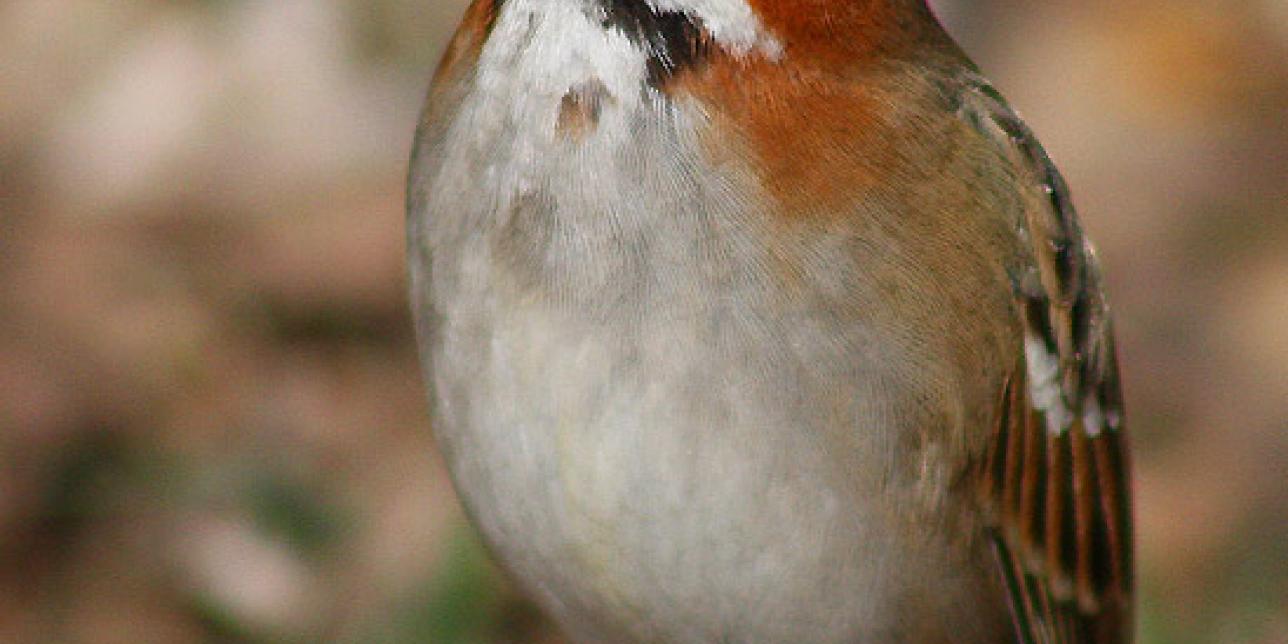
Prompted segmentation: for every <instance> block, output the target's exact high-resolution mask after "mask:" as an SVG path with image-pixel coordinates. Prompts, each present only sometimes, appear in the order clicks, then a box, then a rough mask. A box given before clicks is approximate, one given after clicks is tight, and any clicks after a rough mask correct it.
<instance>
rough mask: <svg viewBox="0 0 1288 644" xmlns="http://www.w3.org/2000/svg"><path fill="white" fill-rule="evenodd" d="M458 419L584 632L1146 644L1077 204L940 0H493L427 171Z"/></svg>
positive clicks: (523, 578)
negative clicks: (948, 25)
mask: <svg viewBox="0 0 1288 644" xmlns="http://www.w3.org/2000/svg"><path fill="white" fill-rule="evenodd" d="M408 185H409V187H408V198H407V232H408V239H407V246H408V249H407V250H408V266H409V277H410V288H411V303H412V308H413V311H414V317H415V321H416V329H417V337H418V342H419V348H420V355H421V358H422V363H423V367H424V373H425V374H426V378H427V382H428V385H427V388H428V392H429V398H430V408H431V422H432V426H433V430H434V433H435V436H436V439H437V442H438V443H439V445H440V448H441V451H442V453H443V455H444V458H445V460H446V463H447V464H448V466H449V469H450V470H451V473H452V477H453V481H454V484H455V486H456V488H457V490H458V491H459V494H460V497H461V498H462V500H463V503H464V506H465V508H466V511H467V513H468V515H469V516H470V518H471V519H472V520H473V522H474V523H475V524H476V525H477V527H478V528H479V530H480V532H481V534H482V535H483V538H484V540H485V541H486V543H487V544H488V546H489V548H490V549H491V550H492V552H493V553H494V554H495V556H496V557H497V559H498V560H499V561H500V562H501V564H502V566H503V567H504V569H505V570H507V571H508V573H509V574H511V575H512V576H513V578H514V579H515V580H516V582H517V583H518V585H519V586H520V587H521V588H522V589H523V590H524V591H525V592H527V593H528V594H530V595H531V596H532V598H533V599H534V600H535V601H536V602H538V603H539V604H540V605H541V606H542V607H543V608H544V609H545V610H546V611H548V613H549V614H550V615H551V616H552V617H553V618H554V619H555V620H556V621H557V622H558V624H560V625H561V627H562V628H563V629H565V630H566V631H567V633H568V635H569V637H570V638H572V640H573V641H576V642H612V643H626V642H641V643H642V642H679V643H695V644H696V643H717V642H721V643H723V642H739V643H741V642H818V643H846V644H854V643H860V642H861V643H894V642H910V643H918V644H925V643H936V642H954V643H959V644H960V643H967V644H969V643H975V642H989V643H996V642H1026V643H1028V642H1034V643H1051V642H1062V643H1065V642H1097V643H1111V642H1112V643H1117V642H1128V641H1130V640H1131V637H1132V624H1133V622H1132V594H1133V593H1132V534H1131V503H1130V490H1129V475H1128V469H1129V465H1128V454H1127V445H1126V436H1125V431H1126V428H1125V421H1124V416H1123V401H1122V396H1121V394H1120V386H1119V379H1118V367H1117V363H1116V358H1115V350H1114V342H1113V335H1112V332H1111V328H1110V327H1111V325H1110V319H1109V314H1108V310H1107V306H1106V302H1105V297H1104V294H1103V287H1102V280H1101V275H1100V270H1099V268H1098V264H1097V261H1096V259H1095V255H1094V253H1093V250H1092V247H1091V245H1090V244H1089V242H1088V240H1087V238H1086V237H1085V236H1084V234H1083V232H1082V230H1081V228H1080V226H1079V223H1078V220H1077V217H1076V214H1075V211H1074V207H1073V204H1072V202H1071V201H1070V197H1069V190H1068V188H1067V187H1066V185H1065V182H1064V181H1063V179H1061V176H1060V174H1059V173H1058V172H1057V170H1056V168H1055V167H1054V165H1053V164H1052V162H1051V160H1050V158H1049V157H1048V155H1047V153H1046V152H1045V151H1044V150H1043V148H1042V146H1041V145H1040V144H1039V143H1038V141H1037V140H1036V139H1035V138H1034V136H1033V134H1032V133H1031V132H1030V130H1029V128H1028V127H1027V126H1026V125H1025V124H1024V123H1023V122H1022V121H1021V120H1020V118H1019V117H1017V116H1016V114H1015V112H1014V111H1013V110H1012V109H1011V108H1010V107H1009V106H1008V104H1007V102H1006V101H1005V100H1004V99H1003V97H1002V96H1001V95H1000V94H999V93H998V91H997V90H996V89H994V88H993V86H992V85H990V84H989V82H988V81H987V80H985V79H984V78H983V77H982V76H981V75H980V73H979V71H978V70H977V68H976V67H975V66H974V65H973V64H972V63H971V62H970V61H969V59H968V58H967V57H966V56H965V54H963V53H962V51H961V50H960V49H959V48H958V47H957V46H956V45H955V44H954V42H953V41H952V40H951V38H950V37H949V36H948V35H947V34H946V33H945V31H944V30H943V28H942V27H941V26H940V24H939V23H938V22H937V20H936V18H935V16H934V15H933V14H932V12H931V10H930V8H929V7H927V5H926V4H925V3H924V2H923V1H922V0H474V1H473V3H472V5H470V7H469V8H468V10H467V11H466V13H465V15H464V19H463V22H462V23H461V25H460V27H459V29H458V31H457V32H456V34H455V36H454V38H453V40H452V41H451V44H450V46H449V47H448V50H447V52H446V54H445V55H444V58H443V60H442V62H441V64H440V66H439V68H438V71H437V72H436V74H435V76H434V79H433V83H432V86H431V89H430V90H429V96H428V101H427V107H426V108H425V111H424V115H423V117H422V119H421V122H420V124H419V128H418V131H417V135H416V143H415V146H414V151H413V153H412V160H411V166H410V173H409V181H408Z"/></svg>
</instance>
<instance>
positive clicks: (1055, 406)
mask: <svg viewBox="0 0 1288 644" xmlns="http://www.w3.org/2000/svg"><path fill="white" fill-rule="evenodd" d="M1024 362H1025V364H1027V365H1028V372H1029V373H1028V376H1029V378H1028V380H1029V397H1030V399H1031V400H1032V401H1033V406H1034V407H1035V408H1036V409H1037V410H1038V411H1040V412H1042V416H1043V417H1044V418H1046V426H1047V431H1048V432H1050V433H1051V434H1052V435H1057V436H1058V435H1060V434H1063V433H1064V432H1066V431H1068V429H1069V426H1070V425H1071V424H1073V412H1071V411H1069V407H1068V405H1066V404H1065V402H1064V388H1063V387H1062V386H1061V384H1060V358H1059V357H1057V356H1056V355H1055V354H1053V353H1051V352H1050V351H1049V350H1047V347H1046V345H1045V344H1043V342H1042V340H1041V339H1039V338H1036V337H1034V336H1033V335H1031V334H1025V336H1024ZM1089 412H1090V410H1089V409H1084V410H1083V413H1084V415H1086V414H1087V413H1089ZM1099 414H1100V411H1099V409H1096V415H1097V416H1098V415H1099ZM1096 427H1097V428H1098V427H1099V425H1096Z"/></svg>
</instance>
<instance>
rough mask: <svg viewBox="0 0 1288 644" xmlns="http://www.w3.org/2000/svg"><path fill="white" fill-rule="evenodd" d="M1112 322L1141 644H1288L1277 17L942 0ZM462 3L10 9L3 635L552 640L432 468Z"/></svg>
mask: <svg viewBox="0 0 1288 644" xmlns="http://www.w3.org/2000/svg"><path fill="white" fill-rule="evenodd" d="M938 5H939V9H940V11H941V13H942V14H943V16H944V18H945V20H946V21H947V22H948V24H949V25H950V28H951V30H952V31H953V32H954V33H955V34H956V35H957V36H958V37H959V38H960V40H961V41H962V42H963V44H964V45H965V47H966V49H967V50H968V51H970V52H971V53H972V54H973V55H974V56H975V57H976V59H977V60H978V61H979V62H980V64H981V65H982V67H983V68H984V69H985V70H986V71H987V72H988V73H989V75H990V76H991V77H993V78H994V79H995V80H996V82H997V84H998V85H999V87H1001V88H1002V89H1003V91H1004V92H1006V93H1007V94H1008V95H1009V96H1010V97H1011V99H1012V102H1013V103H1014V104H1015V105H1017V106H1018V108H1019V109H1020V110H1021V112H1022V113H1024V114H1025V115H1026V117H1027V118H1028V119H1029V120H1030V122H1031V123H1032V125H1033V127H1034V129H1035V130H1036V131H1037V132H1038V133H1039V134H1040V136H1042V138H1043V139H1044V140H1045V142H1046V144H1047V146H1048V147H1049V148H1050V150H1051V152H1052V154H1053V155H1054V156H1055V157H1056V159H1057V160H1058V161H1059V162H1060V163H1061V165H1062V167H1063V169H1064V171H1065V173H1066V175H1067V177H1068V179H1069V181H1070V183H1071V184H1072V185H1073V187H1074V190H1075V196H1076V199H1077V201H1078V203H1079V204H1080V207H1081V211H1082V214H1083V219H1084V221H1085V223H1086V226H1087V228H1088V229H1089V230H1090V232H1091V234H1092V235H1093V236H1094V238H1095V239H1096V240H1098V242H1099V246H1100V249H1101V254H1102V256H1103V260H1104V263H1105V264H1106V267H1107V271H1108V279H1109V286H1110V289H1111V292H1112V295H1113V299H1114V302H1115V303H1116V307H1117V315H1118V331H1119V334H1120V340H1121V343H1120V344H1121V348H1122V352H1123V354H1124V355H1123V361H1124V364H1125V365H1126V374H1125V377H1126V386H1127V390H1128V391H1127V394H1128V399H1129V402H1130V412H1131V418H1132V420H1133V429H1134V431H1135V447H1136V452H1135V454H1136V465H1137V468H1136V472H1137V488H1136V489H1137V499H1138V508H1139V514H1138V517H1139V534H1140V549H1139V555H1140V564H1141V565H1140V580H1141V594H1142V607H1143V617H1144V619H1143V623H1144V626H1143V632H1144V633H1145V635H1146V641H1147V642H1258V643H1261V642H1264V643H1271V642H1275V643H1284V642H1288V1H1286V0H1242V1H1240V2H1231V1H1230V0H1133V1H1132V2H1116V1H1113V0H1046V1H1043V2H1022V1H1020V0H974V1H972V0H956V1H948V0H944V1H943V2H939V3H938ZM460 10H461V5H460V3H459V0H272V1H268V2H261V1H252V0H182V1H180V0H165V1H163V0H113V1H111V2H104V1H103V0H4V1H3V2H0V641H3V642H46V641H59V642H136V641H147V642H199V641H248V642H267V641H299V642H305V641H342V642H369V641H381V642H422V641H428V642H502V641H558V640H557V638H556V636H554V635H553V634H552V633H551V632H550V631H549V629H548V627H547V626H546V625H545V624H544V623H543V622H542V620H541V618H540V617H539V616H538V615H537V614H536V613H535V612H534V611H533V610H532V609H531V608H529V607H528V606H527V605H526V604H524V603H523V602H522V601H521V600H518V599H516V598H515V597H514V596H513V594H512V593H511V591H509V590H507V588H506V586H505V583H504V582H503V581H501V580H500V578H499V577H498V575H497V574H496V572H495V570H494V569H493V568H491V567H490V566H489V564H488V563H487V560H486V557H485V555H484V554H483V553H482V551H481V549H480V548H479V546H478V545H477V542H476V541H475V539H474V537H473V535H472V532H471V531H470V530H469V529H468V528H467V527H465V525H464V523H463V521H462V519H461V515H460V511H459V509H458V507H457V505H456V502H455V500H454V499H453V495H452V492H451V489H450V486H449V484H448V480H447V478H446V476H445V474H444V471H443V467H442V464H441V462H440V461H439V460H438V458H437V457H436V455H435V453H434V447H433V445H432V442H431V439H430V435H429V432H428V428H427V426H426V421H425V415H424V405H423V403H422V398H421V389H420V384H419V376H418V373H417V366H416V362H415V358H414V350H413V347H412V338H411V335H410V332H409V324H408V321H407V320H408V318H407V314H406V312H405V301H404V296H403V290H404V281H403V276H402V253H401V250H402V248H401V246H402V212H401V199H402V197H401V192H402V175H403V165H404V159H405V157H406V154H407V149H408V145H409V139H410V135H411V131H412V128H413V125H414V121H415V118H416V113H417V110H418V104H419V100H420V97H421V96H422V95H423V92H424V87H425V83H426V79H427V78H428V76H429V73H430V71H431V68H432V66H433V64H434V63H435V62H436V58H437V55H438V52H439V50H440V48H441V47H442V45H443V44H444V39H445V37H446V35H447V34H448V32H449V30H450V28H451V26H452V25H453V23H454V21H455V19H456V16H457V15H458V14H459V12H460Z"/></svg>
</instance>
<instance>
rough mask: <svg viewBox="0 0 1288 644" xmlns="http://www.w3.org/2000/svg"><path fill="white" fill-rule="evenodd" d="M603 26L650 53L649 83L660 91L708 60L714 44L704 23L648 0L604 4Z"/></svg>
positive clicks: (607, 0) (615, 0)
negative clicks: (615, 30)
mask: <svg viewBox="0 0 1288 644" xmlns="http://www.w3.org/2000/svg"><path fill="white" fill-rule="evenodd" d="M600 6H601V7H602V8H603V11H604V21H603V25H604V26H605V27H612V28H615V29H617V30H619V31H621V32H622V33H623V34H625V35H626V37H627V38H630V39H631V40H632V41H634V42H635V43H636V44H637V45H639V46H640V47H642V48H644V50H645V51H646V52H647V53H648V83H649V85H651V86H653V87H658V88H660V87H661V86H662V85H664V84H665V83H666V81H667V80H669V79H670V78H671V77H673V76H675V74H676V73H677V72H679V71H681V70H683V69H686V68H692V67H694V66H696V65H697V64H698V63H700V62H702V60H703V59H704V58H705V57H706V55H707V53H708V52H709V51H710V43H709V42H708V40H709V39H708V36H707V34H706V31H705V29H703V26H702V21H701V20H700V19H698V18H696V17H694V16H690V15H689V14H686V13H684V12H682V11H658V10H656V9H654V8H653V7H652V6H650V5H649V4H648V2H646V0H600Z"/></svg>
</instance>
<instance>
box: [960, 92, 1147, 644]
mask: <svg viewBox="0 0 1288 644" xmlns="http://www.w3.org/2000/svg"><path fill="white" fill-rule="evenodd" d="M962 95H963V100H962V108H961V109H962V116H963V118H966V119H967V120H969V121H970V123H971V125H972V126H974V127H975V128H976V129H978V130H979V131H980V132H981V133H983V134H985V135H986V136H988V137H989V138H991V139H992V140H993V141H994V142H995V143H996V144H997V145H998V146H999V149H1000V150H1001V151H1002V152H1003V154H1005V155H1006V156H1008V157H1009V158H1010V159H1011V160H1012V161H1013V164H1014V167H1015V168H1016V175H1017V178H1018V179H1019V180H1020V182H1021V183H1022V184H1023V185H1025V186H1027V187H1026V188H1023V190H1024V198H1025V213H1024V217H1022V218H1021V221H1020V234H1021V236H1023V237H1025V238H1026V239H1025V241H1026V244H1025V245H1026V246H1028V247H1030V248H1031V251H1030V252H1031V255H1030V256H1029V258H1028V260H1027V261H1026V262H1024V263H1025V264H1026V265H1025V266H1024V267H1023V268H1022V269H1021V270H1019V271H1018V274H1016V275H1014V282H1015V292H1016V301H1017V305H1016V310H1017V312H1018V315H1019V317H1020V318H1021V320H1022V327H1023V329H1024V334H1025V336H1024V359H1023V361H1022V364H1020V365H1017V366H1016V369H1015V370H1014V372H1013V373H1012V374H1011V377H1010V378H1009V380H1008V381H1007V383H1006V385H1005V387H1004V390H1003V391H1002V392H1000V393H999V396H998V400H999V406H998V414H997V417H996V418H997V421H996V427H995V433H994V435H993V437H992V440H991V442H990V444H989V448H988V451H987V452H986V454H985V458H984V459H983V460H982V461H981V471H980V475H981V476H980V480H981V481H982V489H981V496H982V498H983V501H984V506H985V508H987V512H988V513H989V519H990V521H991V525H992V527H993V540H994V545H995V547H996V551H997V559H998V565H999V566H1000V568H1001V573H1002V577H1003V579H1004V580H1005V584H1006V589H1007V593H1008V596H1009V598H1010V601H1011V608H1012V611H1013V614H1014V616H1015V622H1016V629H1017V632H1018V634H1019V641H1020V642H1024V643H1034V644H1047V643H1069V642H1076V643H1093V642H1094V643H1115V644H1117V643H1121V642H1129V641H1130V640H1131V637H1132V633H1131V623H1132V620H1131V612H1132V534H1131V530H1132V524H1131V521H1132V520H1131V505H1130V493H1129V492H1130V490H1129V489H1128V488H1129V478H1128V458H1127V457H1128V454H1127V446H1126V437H1125V434H1124V432H1125V429H1126V428H1125V426H1124V419H1123V406H1122V397H1121V392H1120V386H1119V381H1118V367H1117V363H1116V358H1115V354H1114V343H1113V335H1112V332H1111V329H1110V322H1109V316H1108V312H1107V310H1106V305H1105V301H1104V295H1103V291H1102V287H1101V280H1100V273H1099V269H1098V267H1097V264H1096V260H1095V256H1094V252H1093V250H1092V248H1091V246H1090V245H1089V243H1088V242H1087V240H1086V239H1085V238H1084V236H1083V234H1082V231H1081V229H1080V228H1079V225H1078V222H1077V216H1076V214H1075V212H1074V210H1073V206H1072V204H1071V203H1070V200H1069V195H1068V190H1067V188H1066V186H1065V184H1064V180H1063V179H1062V178H1061V177H1060V174H1059V172H1058V171H1057V170H1056V169H1055V166H1054V165H1053V164H1052V163H1051V160H1050V158H1049V157H1048V156H1047V154H1046V152H1045V151H1044V150H1043V149H1042V146H1041V145H1040V144H1039V143H1038V142H1037V140H1036V139H1035V138H1034V137H1033V135H1032V133H1031V132H1030V131H1029V129H1028V127H1027V126H1025V125H1024V123H1023V122H1022V121H1021V120H1020V119H1019V118H1018V117H1017V116H1016V115H1015V113H1014V112H1013V111H1012V110H1011V109H1010V108H1009V107H1008V106H1007V104H1006V102H1005V101H1004V100H1003V99H1002V97H1001V96H1000V95H999V94H998V93H997V91H996V90H994V89H993V88H992V87H990V86H989V85H988V84H987V83H986V82H984V81H983V80H982V79H979V78H977V77H974V76H972V77H971V78H969V79H968V80H967V82H966V87H965V88H964V89H963V94H962Z"/></svg>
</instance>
